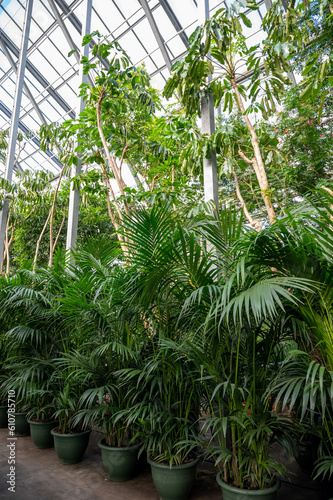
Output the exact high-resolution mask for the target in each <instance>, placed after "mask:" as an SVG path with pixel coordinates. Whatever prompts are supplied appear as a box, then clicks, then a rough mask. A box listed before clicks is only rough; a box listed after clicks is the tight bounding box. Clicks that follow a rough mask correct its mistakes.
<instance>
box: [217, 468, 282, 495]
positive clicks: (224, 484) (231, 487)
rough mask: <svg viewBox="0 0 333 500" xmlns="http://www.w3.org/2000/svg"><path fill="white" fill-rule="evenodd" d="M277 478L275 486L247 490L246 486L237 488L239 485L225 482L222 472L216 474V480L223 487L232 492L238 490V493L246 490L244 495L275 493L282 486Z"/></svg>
mask: <svg viewBox="0 0 333 500" xmlns="http://www.w3.org/2000/svg"><path fill="white" fill-rule="evenodd" d="M275 479H276V483H275V484H274V485H273V486H270V487H269V488H265V489H263V490H247V489H244V488H237V486H231V485H230V484H227V483H225V482H224V481H222V479H221V473H220V472H219V473H218V474H217V476H216V481H217V483H218V484H219V485H220V486H221V488H224V489H225V490H227V491H230V492H235V491H237V493H242V492H244V495H245V494H247V495H248V496H252V495H258V494H259V495H264V494H267V493H273V492H274V491H277V490H278V489H279V488H280V486H281V482H280V480H279V478H277V477H276V478H275Z"/></svg>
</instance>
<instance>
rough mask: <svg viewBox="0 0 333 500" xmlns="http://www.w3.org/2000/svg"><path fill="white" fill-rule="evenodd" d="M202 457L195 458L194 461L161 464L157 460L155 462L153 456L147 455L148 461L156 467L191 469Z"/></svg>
mask: <svg viewBox="0 0 333 500" xmlns="http://www.w3.org/2000/svg"><path fill="white" fill-rule="evenodd" d="M199 460H200V458H199V457H197V458H196V459H195V460H193V461H192V462H186V463H185V464H180V465H171V467H170V465H167V464H159V463H157V462H154V460H152V459H151V458H149V457H147V462H148V463H149V465H152V466H153V467H155V468H156V469H169V470H170V469H189V468H190V467H194V466H196V465H197V464H198V462H199Z"/></svg>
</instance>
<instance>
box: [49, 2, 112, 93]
mask: <svg viewBox="0 0 333 500" xmlns="http://www.w3.org/2000/svg"><path fill="white" fill-rule="evenodd" d="M55 3H56V4H57V5H58V7H59V8H60V9H61V10H62V11H63V13H64V14H65V15H66V16H67V19H68V20H69V21H70V23H71V24H72V25H73V26H74V28H75V29H76V31H77V32H78V33H79V34H80V35H81V34H82V23H81V21H80V20H79V19H78V18H77V17H76V15H75V14H74V13H73V12H71V9H70V7H69V6H68V5H67V4H66V2H64V0H55ZM94 45H96V44H95V42H93V41H91V42H90V48H91V49H92V48H93V47H94ZM97 59H98V60H99V61H101V63H102V64H103V66H104V67H105V68H106V69H109V67H110V65H109V63H108V61H107V60H106V59H103V58H102V57H100V56H97ZM89 80H90V78H89ZM90 83H92V82H91V80H90Z"/></svg>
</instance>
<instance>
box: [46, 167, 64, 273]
mask: <svg viewBox="0 0 333 500" xmlns="http://www.w3.org/2000/svg"><path fill="white" fill-rule="evenodd" d="M65 168H66V165H65V166H64V167H63V168H62V170H61V172H60V174H59V179H58V182H57V186H56V189H55V191H54V196H53V202H52V207H51V210H50V258H49V267H52V262H53V252H54V248H55V245H53V220H54V212H55V205H56V201H57V197H58V191H59V187H60V183H61V179H62V176H63V174H64V170H65Z"/></svg>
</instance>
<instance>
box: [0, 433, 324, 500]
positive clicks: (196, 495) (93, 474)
mask: <svg viewBox="0 0 333 500" xmlns="http://www.w3.org/2000/svg"><path fill="white" fill-rule="evenodd" d="M7 437H8V430H7V429H0V499H1V500H6V499H15V500H79V499H80V500H102V499H103V500H106V499H110V500H158V499H159V497H158V495H157V493H156V490H155V488H154V484H153V481H152V479H151V476H150V470H149V466H147V465H146V466H145V465H144V466H143V467H142V470H141V472H140V473H139V474H138V475H137V476H136V477H135V478H134V479H132V480H131V481H129V482H127V483H113V482H111V481H109V480H108V478H107V475H106V473H105V472H104V470H103V465H102V460H101V456H100V450H99V448H98V446H97V442H98V440H99V439H100V435H99V433H97V432H93V433H92V435H91V439H90V444H89V447H88V450H87V452H86V454H85V456H84V459H83V461H82V462H81V463H79V464H76V465H61V464H60V463H59V461H58V458H57V456H56V454H55V451H54V449H48V450H37V449H36V448H35V446H34V444H33V442H32V441H31V438H30V437H21V438H17V442H16V459H17V462H16V491H15V493H12V492H10V491H8V489H7V487H8V485H7V484H6V481H7V476H6V475H7V474H8V472H9V465H8V463H7V460H8V448H7V442H8V441H7ZM275 454H276V455H280V456H282V458H283V461H284V463H285V465H286V466H287V469H288V471H290V474H289V478H287V479H286V480H284V481H283V483H282V486H281V488H280V490H279V492H278V497H277V498H278V500H321V499H320V497H318V493H317V491H316V486H315V484H314V483H313V482H312V481H311V480H310V479H309V478H308V477H307V476H306V475H305V474H303V472H302V471H301V470H300V469H299V467H298V465H297V463H296V462H295V461H294V460H293V459H288V458H287V457H286V456H285V455H283V454H282V455H281V452H280V450H279V449H276V450H275ZM215 475H216V471H215V470H214V467H213V466H212V465H211V464H209V463H206V462H205V463H199V465H198V471H197V479H196V482H195V487H194V490H193V493H192V495H191V497H190V500H222V494H221V490H220V488H219V486H218V485H217V484H216V481H215Z"/></svg>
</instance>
